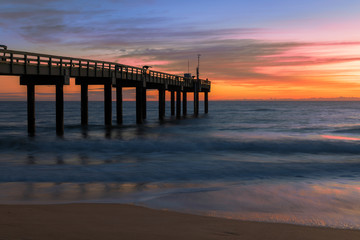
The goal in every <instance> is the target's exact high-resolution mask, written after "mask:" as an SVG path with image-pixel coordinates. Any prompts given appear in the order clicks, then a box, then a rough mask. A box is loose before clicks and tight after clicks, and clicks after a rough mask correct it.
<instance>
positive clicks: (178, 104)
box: [176, 90, 181, 118]
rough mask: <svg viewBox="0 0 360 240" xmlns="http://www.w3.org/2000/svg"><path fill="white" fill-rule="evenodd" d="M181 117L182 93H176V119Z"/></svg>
mask: <svg viewBox="0 0 360 240" xmlns="http://www.w3.org/2000/svg"><path fill="white" fill-rule="evenodd" d="M180 117H181V92H180V90H178V91H176V118H180Z"/></svg>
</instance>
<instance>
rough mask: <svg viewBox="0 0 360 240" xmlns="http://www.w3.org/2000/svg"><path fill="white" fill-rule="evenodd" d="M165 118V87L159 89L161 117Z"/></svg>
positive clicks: (161, 118)
mask: <svg viewBox="0 0 360 240" xmlns="http://www.w3.org/2000/svg"><path fill="white" fill-rule="evenodd" d="M164 118H165V89H164V88H160V89H159V119H160V120H164Z"/></svg>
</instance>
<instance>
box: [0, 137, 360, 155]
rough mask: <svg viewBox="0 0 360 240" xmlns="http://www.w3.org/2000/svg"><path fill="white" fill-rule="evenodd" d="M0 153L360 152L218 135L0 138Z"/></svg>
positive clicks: (329, 143)
mask: <svg viewBox="0 0 360 240" xmlns="http://www.w3.org/2000/svg"><path fill="white" fill-rule="evenodd" d="M0 151H2V152H14V153H15V152H42V153H47V152H48V153H79V152H84V153H92V152H93V153H94V152H96V153H104V154H107V153H119V152H121V153H130V154H131V153H137V154H139V153H144V154H146V153H158V152H164V153H166V152H171V153H177V152H187V153H191V152H193V153H197V152H206V153H211V152H221V151H234V152H255V153H277V154H292V153H308V154H319V153H329V154H360V141H346V140H333V139H330V140H328V139H320V138H319V139H297V138H277V139H246V137H244V138H237V139H227V138H222V137H216V138H213V137H200V136H193V137H191V136H179V137H173V136H170V137H169V136H164V137H163V138H161V137H155V138H154V139H152V138H134V139H130V140H122V139H89V140H88V139H79V140H54V141H51V140H46V139H43V140H41V139H39V140H31V139H30V140H29V139H24V138H15V137H13V138H10V139H0Z"/></svg>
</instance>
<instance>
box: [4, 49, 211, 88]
mask: <svg viewBox="0 0 360 240" xmlns="http://www.w3.org/2000/svg"><path fill="white" fill-rule="evenodd" d="M0 63H5V64H1V66H0V75H6V74H8V75H22V74H31V75H50V76H51V75H54V76H56V75H64V73H65V72H66V74H68V75H69V76H70V77H113V78H120V79H126V80H135V81H141V80H143V81H146V82H154V83H165V84H169V85H176V86H187V87H192V86H193V85H194V84H195V83H198V84H199V86H200V87H201V88H205V89H210V84H211V83H210V81H208V80H202V79H193V78H186V77H183V76H179V75H174V74H169V73H164V72H160V71H153V70H149V69H145V68H140V67H135V66H129V65H124V64H120V63H115V62H107V61H97V60H89V59H82V58H72V57H63V56H55V55H47V54H38V53H30V52H21V51H14V50H5V49H0Z"/></svg>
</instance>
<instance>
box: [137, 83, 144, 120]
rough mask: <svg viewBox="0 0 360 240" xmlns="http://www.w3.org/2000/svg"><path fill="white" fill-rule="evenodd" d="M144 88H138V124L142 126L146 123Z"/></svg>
mask: <svg viewBox="0 0 360 240" xmlns="http://www.w3.org/2000/svg"><path fill="white" fill-rule="evenodd" d="M143 91H144V87H142V86H138V87H136V123H137V124H142V123H143V122H144V117H143V114H144V109H143V97H144V93H143Z"/></svg>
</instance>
